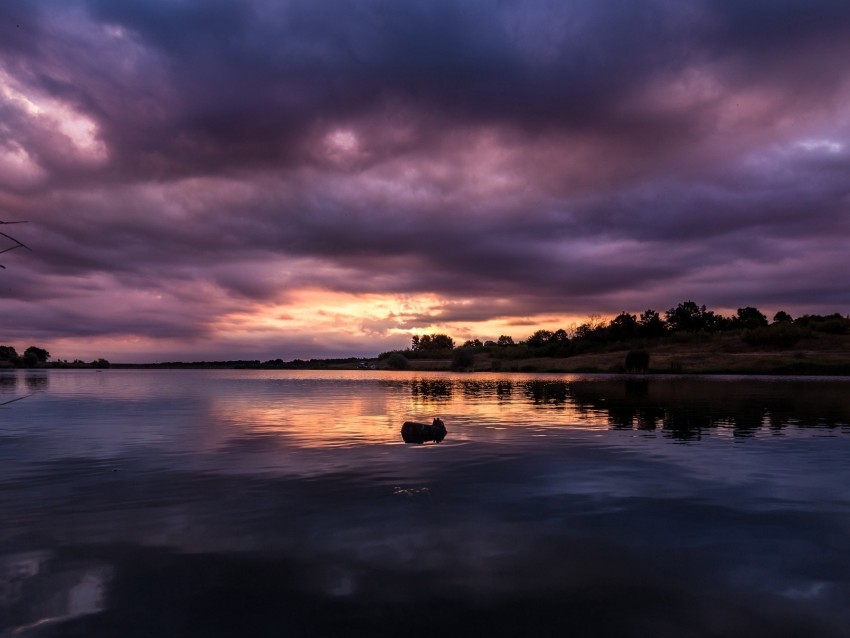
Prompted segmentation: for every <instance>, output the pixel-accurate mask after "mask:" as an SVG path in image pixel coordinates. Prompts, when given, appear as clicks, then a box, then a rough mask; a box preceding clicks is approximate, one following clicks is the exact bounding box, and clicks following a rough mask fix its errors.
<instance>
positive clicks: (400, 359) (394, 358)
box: [387, 352, 410, 370]
mask: <svg viewBox="0 0 850 638" xmlns="http://www.w3.org/2000/svg"><path fill="white" fill-rule="evenodd" d="M387 367H388V368H389V369H390V370H407V369H408V368H409V367H410V361H409V360H408V359H407V357H405V356H404V355H403V354H402V353H401V352H392V353H390V355H389V356H388V357H387Z"/></svg>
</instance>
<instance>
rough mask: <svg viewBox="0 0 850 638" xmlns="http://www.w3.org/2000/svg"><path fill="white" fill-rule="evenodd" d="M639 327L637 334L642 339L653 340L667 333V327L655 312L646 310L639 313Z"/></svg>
mask: <svg viewBox="0 0 850 638" xmlns="http://www.w3.org/2000/svg"><path fill="white" fill-rule="evenodd" d="M639 325H640V330H639V334H640V336H642V337H648V338H650V339H654V338H656V337H661V336H663V335H664V333H665V332H667V325H666V324H665V323H664V320H663V319H662V318H661V315H660V314H658V311H657V310H652V309H647V310H645V311H644V312H642V313H640V322H639Z"/></svg>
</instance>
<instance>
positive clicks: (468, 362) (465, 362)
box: [452, 348, 475, 370]
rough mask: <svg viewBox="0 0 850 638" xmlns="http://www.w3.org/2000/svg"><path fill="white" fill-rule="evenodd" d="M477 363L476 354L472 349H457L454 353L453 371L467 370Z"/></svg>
mask: <svg viewBox="0 0 850 638" xmlns="http://www.w3.org/2000/svg"><path fill="white" fill-rule="evenodd" d="M473 363H475V353H474V352H473V350H472V348H455V350H454V352H452V370H466V369H467V368H471V367H472V364H473Z"/></svg>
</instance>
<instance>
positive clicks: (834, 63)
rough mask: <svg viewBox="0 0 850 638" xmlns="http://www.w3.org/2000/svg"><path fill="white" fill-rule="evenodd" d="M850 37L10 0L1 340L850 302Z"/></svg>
mask: <svg viewBox="0 0 850 638" xmlns="http://www.w3.org/2000/svg"><path fill="white" fill-rule="evenodd" d="M848 60H850V3H848V2H846V0H810V1H808V2H799V1H797V0H795V1H789V0H775V1H772V2H764V0H605V1H600V0H551V1H549V0H539V1H535V0H489V1H486V2H485V1H483V0H356V1H355V0H275V1H272V0H124V1H122V2H115V1H114V0H61V1H60V0H3V1H2V3H0V221H6V222H9V221H27V223H26V224H19V225H14V226H12V225H9V226H3V227H2V228H0V230H2V231H3V232H6V233H7V234H11V235H13V236H14V237H16V238H17V239H18V240H19V241H21V242H23V243H25V244H26V245H27V246H28V247H29V248H31V251H27V250H24V249H17V250H12V251H9V252H6V253H3V254H0V264H2V265H3V266H5V269H2V270H0V343H2V344H8V345H13V346H15V347H16V348H17V349H18V351H19V352H21V351H23V349H25V348H26V347H27V346H29V345H38V346H41V347H45V348H47V349H48V350H49V351H50V352H51V354H52V355H53V358H54V359H56V358H60V359H74V358H81V359H84V360H91V359H94V358H98V357H105V358H107V359H109V360H110V361H118V362H148V361H174V360H204V359H206V360H210V359H261V360H266V359H273V358H278V357H280V358H283V359H292V358H296V357H299V358H310V357H336V356H361V355H366V356H368V355H374V354H377V353H379V352H382V351H386V350H391V349H395V348H403V347H406V346H407V345H409V344H410V338H411V335H413V334H424V333H434V332H442V333H447V334H449V335H451V336H453V337H454V338H455V340H456V342H463V341H464V340H466V339H473V338H479V339H482V340H486V339H495V338H497V337H498V336H499V335H502V334H507V335H511V336H513V337H514V339H522V338H525V337H527V336H528V335H530V334H531V333H532V332H534V331H535V330H537V329H541V328H545V329H556V328H560V327H563V328H568V327H569V326H570V325H571V324H576V323H579V324H580V323H583V322H586V321H588V318H589V317H590V316H597V315H599V316H601V317H603V318H605V317H610V316H613V315H615V314H617V313H619V312H621V311H627V312H632V313H640V312H642V311H643V310H646V309H648V308H652V309H656V310H660V311H662V312H663V311H664V310H666V309H667V308H670V307H672V306H675V305H677V304H678V303H680V302H682V301H685V300H694V301H696V302H697V303H698V304H700V305H701V304H705V305H707V306H708V307H709V308H710V309H712V310H715V311H718V312H721V313H722V314H731V313H734V311H735V309H736V308H738V307H741V306H756V307H758V308H760V309H761V310H762V311H763V312H765V313H766V314H768V316H772V314H773V313H774V312H776V311H777V310H785V311H787V312H789V313H791V314H792V315H793V316H797V315H799V314H804V313H818V314H829V313H833V312H840V313H842V314H847V313H848V312H850V285H848V281H850V280H848V275H847V273H850V250H848V245H850V243H848V240H850V146H849V145H850V65H848V64H847V61H848ZM9 245H10V244H9V243H8V240H6V239H4V238H3V237H0V250H2V249H3V248H4V247H8V246H9Z"/></svg>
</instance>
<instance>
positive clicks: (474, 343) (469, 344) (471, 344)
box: [463, 339, 484, 348]
mask: <svg viewBox="0 0 850 638" xmlns="http://www.w3.org/2000/svg"><path fill="white" fill-rule="evenodd" d="M463 347H464V348H482V347H484V344H483V343H481V339H469V340H468V341H464V342H463Z"/></svg>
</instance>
